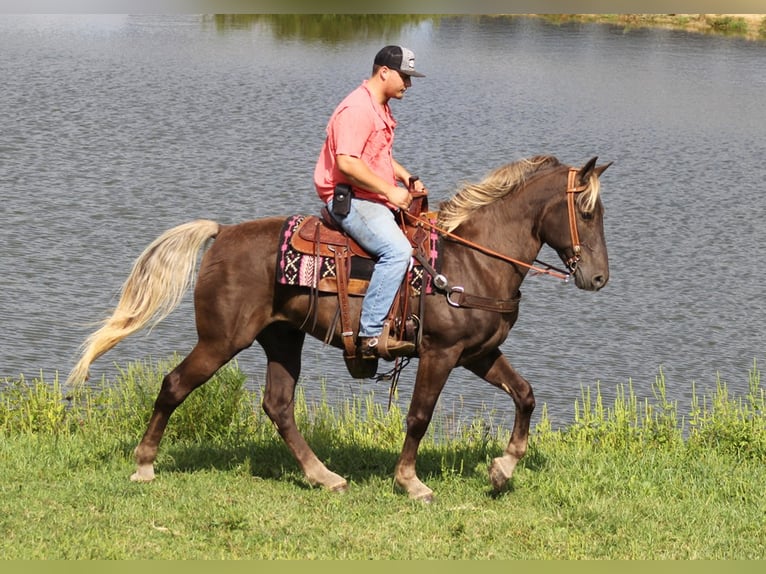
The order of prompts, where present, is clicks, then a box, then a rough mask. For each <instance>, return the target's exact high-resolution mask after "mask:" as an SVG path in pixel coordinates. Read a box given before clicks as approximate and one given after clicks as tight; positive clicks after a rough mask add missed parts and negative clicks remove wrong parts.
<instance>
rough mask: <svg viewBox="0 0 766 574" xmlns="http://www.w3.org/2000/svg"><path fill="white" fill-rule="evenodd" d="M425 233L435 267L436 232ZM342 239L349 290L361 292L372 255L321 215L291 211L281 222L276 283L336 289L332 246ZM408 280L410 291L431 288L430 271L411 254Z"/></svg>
mask: <svg viewBox="0 0 766 574" xmlns="http://www.w3.org/2000/svg"><path fill="white" fill-rule="evenodd" d="M427 233H428V235H429V236H428V248H427V250H426V251H427V254H428V259H429V263H430V265H431V266H432V267H434V268H435V269H436V270H437V271H438V270H439V269H440V267H441V265H440V260H439V251H440V249H439V247H440V240H439V236H438V235H437V234H436V232H434V231H433V230H429V231H428V232H427ZM317 237H319V238H320V242H321V244H320V245H317V244H316V243H315V241H314V239H315V238H317ZM339 239H340V241H339ZM328 241H329V243H328ZM341 242H342V246H345V247H346V248H347V249H348V250H349V252H350V253H351V258H350V265H349V267H350V278H349V282H348V289H349V294H350V295H364V293H365V291H366V290H367V286H368V284H369V281H370V276H371V275H372V269H373V267H374V265H375V261H374V259H372V258H370V256H369V255H368V254H367V253H365V252H364V250H363V249H362V248H361V247H359V245H357V244H356V243H355V242H354V241H353V240H352V239H350V238H348V237H347V236H345V235H342V234H340V233H338V232H336V231H333V230H330V229H329V228H327V227H326V226H325V225H324V223H322V222H321V219H319V218H318V217H316V216H313V215H309V216H306V215H293V216H291V217H288V218H287V220H286V221H285V223H284V225H283V226H282V230H281V232H280V239H279V250H278V251H277V262H276V264H277V283H279V284H281V285H294V286H299V287H311V288H314V289H317V290H318V291H324V292H328V293H337V281H336V274H335V273H336V264H335V257H334V255H333V252H332V250H333V249H335V248H337V247H338V246H339V245H340V244H341ZM407 281H408V283H409V285H410V289H411V293H412V294H413V295H419V294H420V293H422V292H425V293H431V292H432V291H433V284H432V277H431V275H430V274H428V273H427V272H426V271H425V270H424V269H423V267H422V266H421V265H420V264H419V263H417V261H416V260H415V259H414V258H413V264H412V265H411V266H410V271H409V273H408V276H407Z"/></svg>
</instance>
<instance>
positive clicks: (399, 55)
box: [375, 46, 426, 78]
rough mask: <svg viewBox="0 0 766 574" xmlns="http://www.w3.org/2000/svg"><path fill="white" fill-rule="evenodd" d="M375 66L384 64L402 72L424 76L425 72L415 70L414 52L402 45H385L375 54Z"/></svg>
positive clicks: (417, 76) (418, 76) (419, 76)
mask: <svg viewBox="0 0 766 574" xmlns="http://www.w3.org/2000/svg"><path fill="white" fill-rule="evenodd" d="M375 65H376V66H386V67H387V68H391V69H392V70H396V71H397V72H401V73H402V74H407V75H408V76H415V77H416V78H425V77H426V75H425V74H421V73H420V72H416V71H415V54H414V52H413V51H412V50H409V49H407V48H403V47H402V46H386V47H385V48H383V49H382V50H381V51H380V52H378V53H377V54H376V56H375Z"/></svg>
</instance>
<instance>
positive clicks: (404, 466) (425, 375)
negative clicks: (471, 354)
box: [394, 353, 455, 502]
mask: <svg viewBox="0 0 766 574" xmlns="http://www.w3.org/2000/svg"><path fill="white" fill-rule="evenodd" d="M454 365H455V360H454V358H453V357H447V356H444V355H443V354H435V353H421V355H420V361H419V364H418V374H417V377H416V379H415V388H414V390H413V392H412V400H411V401H410V409H409V412H408V413H407V434H406V436H405V439H404V446H403V447H402V453H401V455H400V456H399V461H398V462H397V463H396V471H395V474H394V478H395V480H396V483H397V484H398V485H399V487H401V488H402V489H403V490H404V491H405V492H407V494H408V495H409V497H410V498H413V499H416V500H422V501H424V502H431V501H432V500H433V491H432V490H431V489H430V488H428V487H427V486H426V485H425V484H423V483H422V482H421V481H420V479H419V478H418V475H417V471H416V469H415V461H416V458H417V455H418V447H419V446H420V441H421V440H422V439H423V436H424V435H425V434H426V431H427V430H428V425H429V424H430V422H431V417H432V416H433V413H434V407H435V406H436V401H437V400H438V398H439V395H440V394H441V392H442V389H443V388H444V383H445V382H447V377H448V376H449V373H450V371H451V370H452V367H453V366H454Z"/></svg>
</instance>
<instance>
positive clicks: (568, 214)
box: [540, 157, 611, 291]
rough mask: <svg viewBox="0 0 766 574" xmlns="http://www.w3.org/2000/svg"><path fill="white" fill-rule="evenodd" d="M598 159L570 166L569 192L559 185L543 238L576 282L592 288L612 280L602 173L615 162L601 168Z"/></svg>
mask: <svg viewBox="0 0 766 574" xmlns="http://www.w3.org/2000/svg"><path fill="white" fill-rule="evenodd" d="M596 159H597V158H595V157H594V158H593V159H591V160H590V161H588V162H587V163H586V164H585V165H584V166H583V167H581V168H579V169H576V168H570V169H569V174H568V179H567V187H566V191H565V189H564V188H563V186H561V184H560V183H559V184H557V190H556V192H555V193H554V195H553V196H552V200H551V202H552V203H551V205H550V209H547V210H546V214H545V216H544V218H543V221H542V225H541V228H540V231H541V235H542V239H543V241H545V243H547V244H548V245H550V246H551V247H552V248H553V249H555V250H556V252H557V253H558V254H559V257H561V260H562V261H563V262H564V263H565V264H566V265H567V268H568V269H569V271H570V272H571V273H572V275H573V276H574V280H575V285H577V287H579V288H580V289H586V290H588V291H598V290H599V289H601V288H602V287H603V286H604V285H606V283H607V281H608V280H609V259H608V257H607V252H606V240H605V239H604V207H603V205H602V203H601V197H600V194H599V192H600V183H599V176H600V175H601V174H602V173H603V172H604V170H606V168H608V167H609V166H610V165H611V162H610V163H608V164H605V165H602V166H598V167H597V166H596Z"/></svg>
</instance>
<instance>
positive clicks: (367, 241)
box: [328, 198, 412, 337]
mask: <svg viewBox="0 0 766 574" xmlns="http://www.w3.org/2000/svg"><path fill="white" fill-rule="evenodd" d="M328 208H329V210H330V213H332V200H330V203H329V205H328ZM333 217H334V218H335V220H336V221H337V222H338V223H339V224H340V226H341V227H342V228H343V229H344V231H345V232H346V233H348V234H349V235H350V236H351V237H353V238H354V240H356V242H357V243H358V244H359V245H361V246H362V247H363V248H364V249H365V250H366V251H367V252H368V253H369V254H370V255H373V256H375V257H377V261H376V263H375V268H374V269H373V272H372V277H371V278H370V285H369V287H368V288H367V293H366V294H365V296H364V300H363V301H362V316H361V318H360V320H359V336H360V337H377V336H378V335H380V334H381V332H382V331H383V322H384V321H385V319H386V316H387V315H388V311H389V310H390V309H391V305H392V304H393V302H394V298H395V297H396V293H397V292H398V291H399V287H401V285H402V280H403V279H404V275H405V274H406V273H407V269H408V268H409V265H410V260H411V258H412V246H411V245H410V241H409V239H407V237H406V236H405V235H404V233H403V232H402V230H401V229H400V228H399V226H398V225H397V223H396V218H395V217H394V214H393V212H392V211H391V210H390V209H389V208H388V207H386V206H385V205H383V204H382V203H376V202H374V201H367V200H364V199H356V198H354V199H352V200H351V210H350V211H349V213H348V215H346V216H345V217H343V216H338V215H335V214H333Z"/></svg>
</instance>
